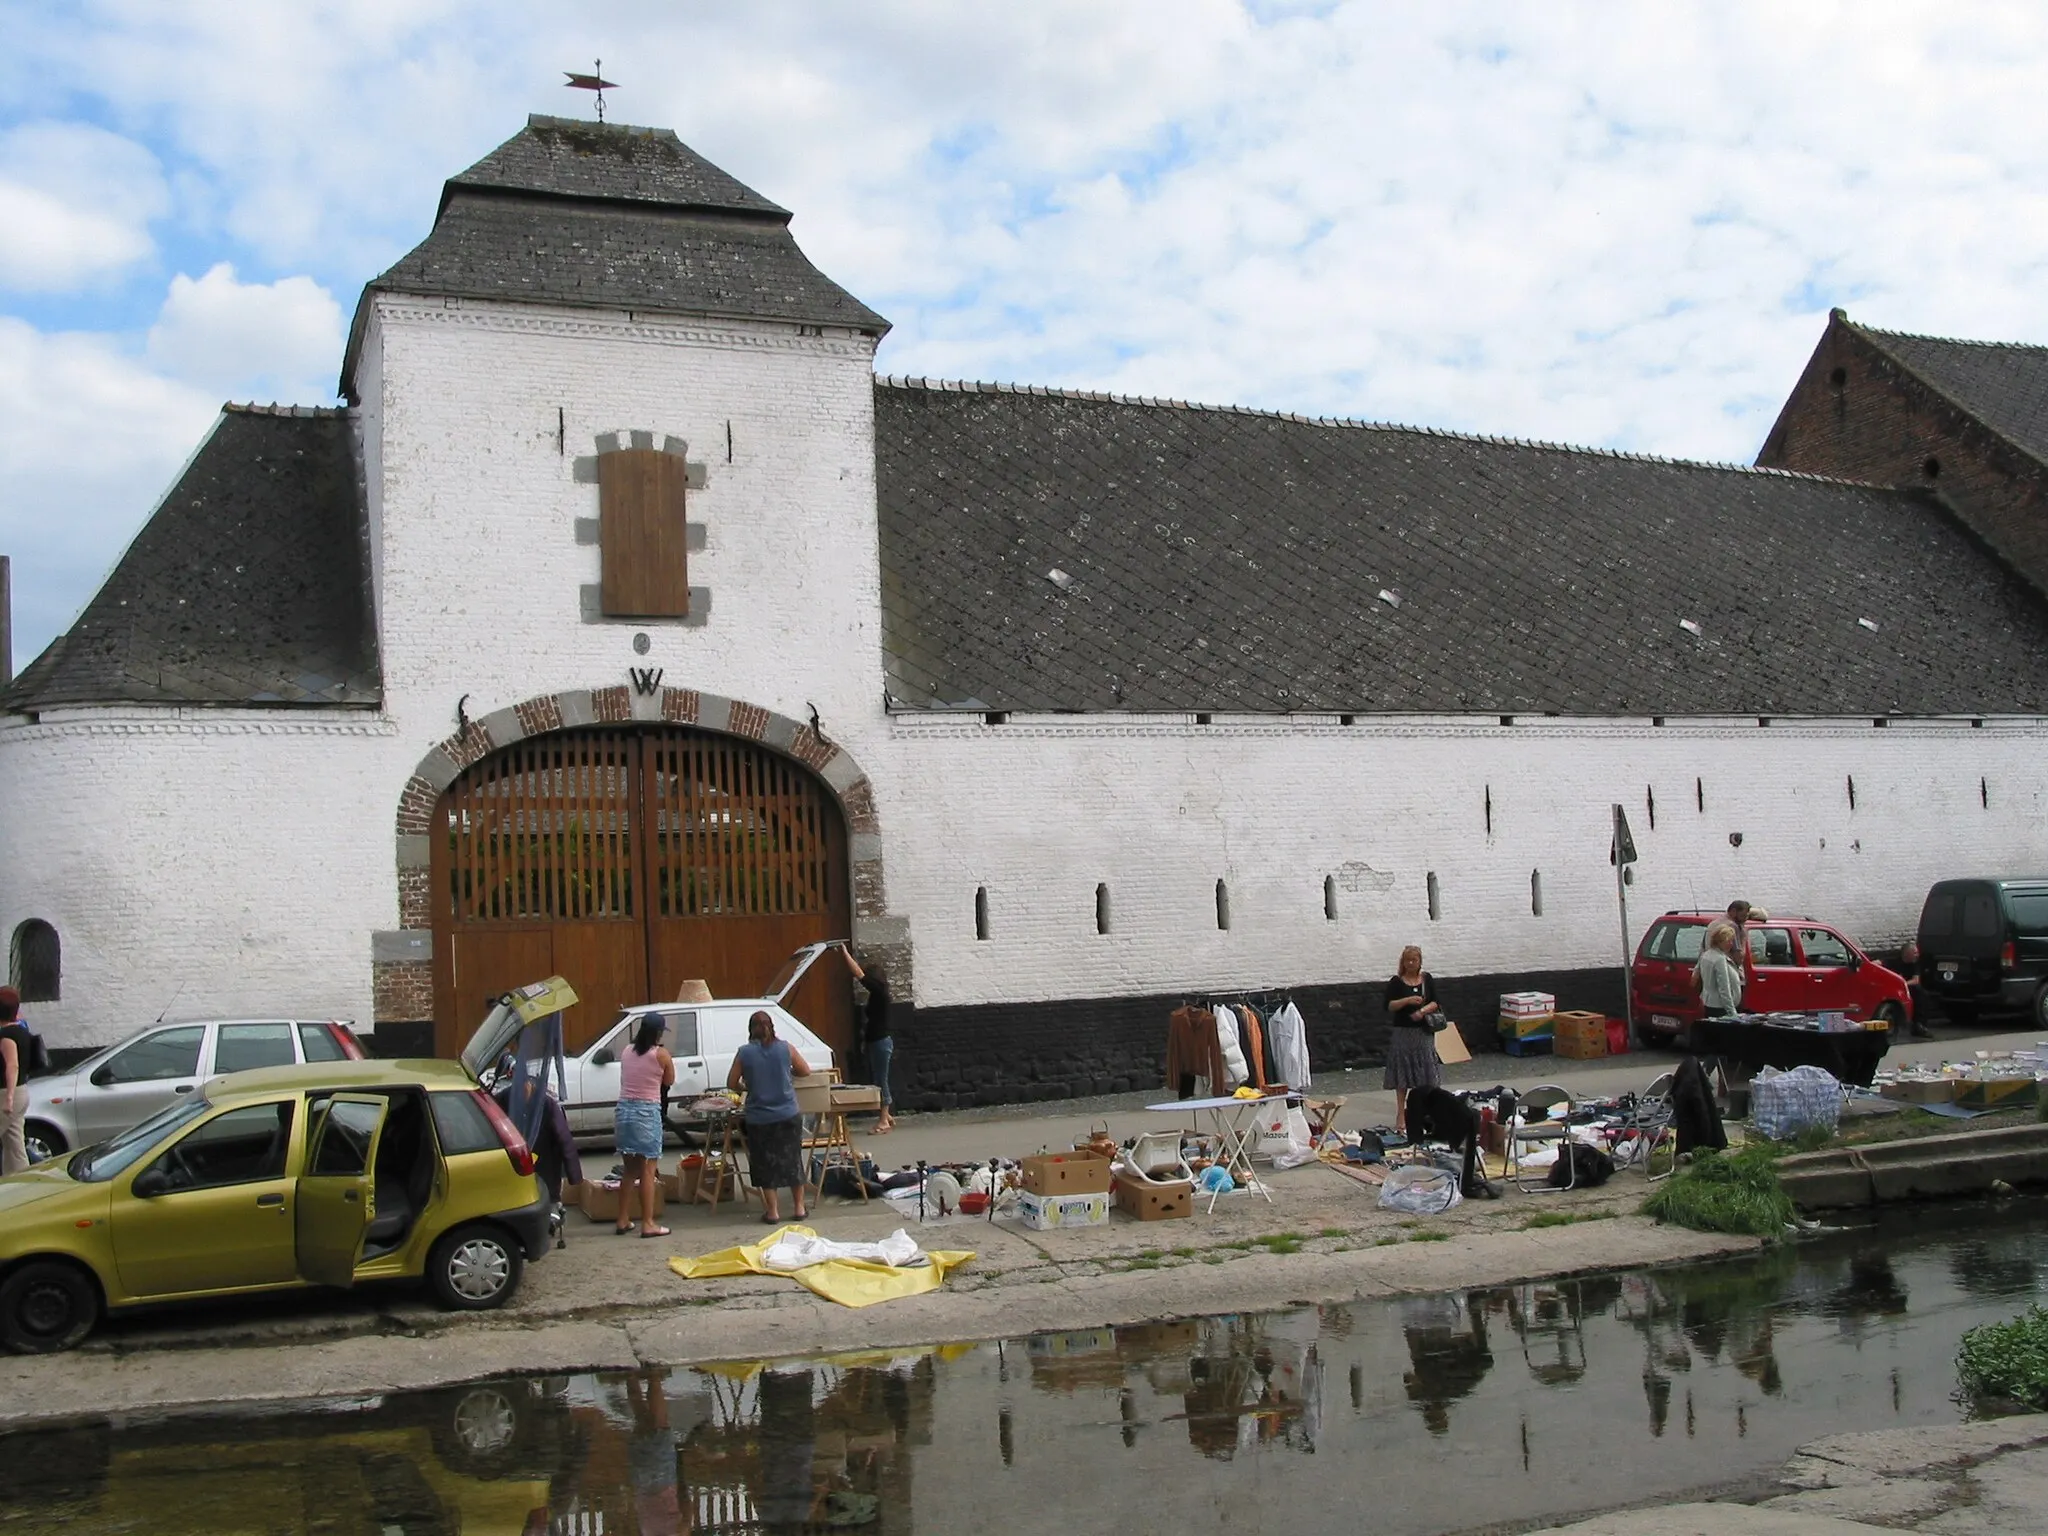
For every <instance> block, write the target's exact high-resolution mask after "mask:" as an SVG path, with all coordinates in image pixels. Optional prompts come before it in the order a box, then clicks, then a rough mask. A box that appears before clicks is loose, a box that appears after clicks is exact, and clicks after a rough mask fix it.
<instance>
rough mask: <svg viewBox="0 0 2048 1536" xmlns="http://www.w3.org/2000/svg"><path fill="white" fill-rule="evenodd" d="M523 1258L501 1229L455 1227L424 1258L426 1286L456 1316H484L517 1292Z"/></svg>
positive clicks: (484, 1225) (479, 1226)
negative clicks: (471, 1313)
mask: <svg viewBox="0 0 2048 1536" xmlns="http://www.w3.org/2000/svg"><path fill="white" fill-rule="evenodd" d="M525 1267H526V1255H525V1254H523V1253H521V1252H520V1251H519V1243H518V1241H517V1239H515V1238H514V1237H513V1236H512V1234H511V1233H509V1232H507V1231H506V1230H505V1229H504V1228H503V1227H494V1226H489V1225H487V1224H485V1223H483V1222H476V1223H472V1224H471V1225H469V1226H466V1227H457V1228H456V1229H455V1230H454V1231H453V1232H450V1233H447V1234H445V1235H444V1236H443V1237H442V1239H441V1240H440V1241H439V1242H438V1243H436V1244H434V1251H433V1252H432V1253H430V1254H429V1255H428V1256H427V1283H428V1284H429V1285H431V1286H432V1287H433V1288H434V1295H435V1297H436V1298H437V1299H438V1300H439V1301H440V1303H441V1305H442V1306H444V1307H450V1308H453V1309H454V1310H455V1311H458V1312H488V1311H489V1310H490V1309H491V1308H492V1307H499V1306H503V1305H504V1304H505V1301H506V1299H507V1298H508V1297H510V1296H511V1294H512V1293H513V1292H514V1291H516V1290H518V1289H519V1275H520V1272H521V1271H522V1270H523V1269H525Z"/></svg>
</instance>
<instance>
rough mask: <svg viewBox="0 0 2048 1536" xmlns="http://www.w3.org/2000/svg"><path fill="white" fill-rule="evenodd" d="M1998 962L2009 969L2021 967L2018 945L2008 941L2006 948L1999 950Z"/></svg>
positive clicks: (2014, 969) (2013, 969)
mask: <svg viewBox="0 0 2048 1536" xmlns="http://www.w3.org/2000/svg"><path fill="white" fill-rule="evenodd" d="M1998 963H1999V965H2000V966H2002V967H2003V968H2004V969H2006V970H2008V971H2016V970H2018V969H2019V968H2020V952H2019V949H2018V947H2017V946H2016V945H2014V944H2013V943H2011V942H2010V941H2007V943H2006V946H2005V948H2003V949H2001V950H2000V951H1999V952H1998Z"/></svg>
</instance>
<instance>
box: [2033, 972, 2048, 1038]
mask: <svg viewBox="0 0 2048 1536" xmlns="http://www.w3.org/2000/svg"><path fill="white" fill-rule="evenodd" d="M2034 1027H2035V1028H2036V1029H2048V981H2044V982H2042V983H2041V985H2040V986H2039V987H2038V988H2036V989H2035V992H2034Z"/></svg>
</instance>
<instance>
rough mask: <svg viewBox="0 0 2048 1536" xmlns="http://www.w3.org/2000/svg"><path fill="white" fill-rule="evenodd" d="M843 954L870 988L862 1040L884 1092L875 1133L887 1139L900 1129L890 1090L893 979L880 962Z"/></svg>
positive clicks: (857, 977)
mask: <svg viewBox="0 0 2048 1536" xmlns="http://www.w3.org/2000/svg"><path fill="white" fill-rule="evenodd" d="M839 953H840V954H841V955H843V956H845V958H846V968H847V969H848V970H850V971H852V972H853V979H854V980H855V981H857V982H859V983H861V985H862V986H864V987H866V988H867V994H868V1002H867V1007H866V1009H865V1010H864V1011H863V1014H862V1028H861V1037H862V1040H863V1041H864V1043H865V1044H866V1046H867V1057H868V1075H869V1076H870V1077H871V1078H873V1079H874V1084H875V1086H876V1087H877V1088H879V1089H880V1090H881V1092H882V1118H881V1119H880V1120H878V1121H876V1122H875V1134H876V1135H877V1136H886V1135H888V1134H889V1132H891V1131H893V1130H895V1129H896V1113H895V1111H896V1101H895V1097H894V1096H893V1095H892V1094H891V1093H890V1091H889V1069H890V1067H891V1066H892V1065H893V1064H894V1062H895V1058H896V1040H895V1037H894V1036H892V1035H891V1034H890V1032H889V1029H890V1025H889V1003H890V997H889V978H888V976H887V975H886V974H884V972H883V970H882V967H881V965H880V964H879V963H878V962H877V961H874V960H870V961H868V963H867V964H866V965H862V964H861V963H860V962H859V961H858V960H856V959H854V958H853V951H852V950H850V949H842V950H840V951H839Z"/></svg>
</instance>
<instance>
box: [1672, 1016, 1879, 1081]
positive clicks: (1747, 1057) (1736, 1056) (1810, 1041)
mask: <svg viewBox="0 0 2048 1536" xmlns="http://www.w3.org/2000/svg"><path fill="white" fill-rule="evenodd" d="M1693 1041H1694V1049H1695V1050H1697V1051H1698V1053H1699V1054H1700V1055H1702V1056H1721V1057H1725V1058H1727V1059H1728V1060H1729V1061H1732V1062H1734V1063H1736V1064H1737V1065H1738V1066H1742V1067H1747V1068H1748V1069H1749V1070H1750V1071H1751V1072H1755V1071H1756V1070H1757V1069H1758V1068H1759V1067H1776V1068H1777V1069H1778V1070H1779V1071H1781V1072H1783V1071H1789V1070H1790V1069H1792V1068H1793V1067H1824V1068H1826V1069H1827V1070H1828V1071H1829V1072H1831V1073H1833V1074H1834V1076H1835V1079H1836V1080H1837V1081H1838V1082H1844V1083H1855V1084H1856V1085H1857V1086H1858V1087H1862V1088H1868V1087H1869V1086H1870V1082H1871V1079H1872V1078H1874V1077H1876V1076H1877V1064H1878V1062H1880V1061H1882V1060H1883V1059H1884V1053H1885V1052H1886V1051H1888V1050H1890V1049H1891V1046H1892V1032H1891V1031H1890V1030H1888V1029H1851V1030H1843V1031H1840V1032H1836V1033H1828V1032H1825V1031H1822V1030H1818V1029H1797V1028H1794V1027H1792V1026H1790V1025H1785V1024H1766V1023H1763V1022H1762V1021H1760V1020H1751V1019H1742V1018H1733V1019H1701V1020H1700V1021H1699V1023H1697V1024H1695V1025H1694V1026H1693Z"/></svg>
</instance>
